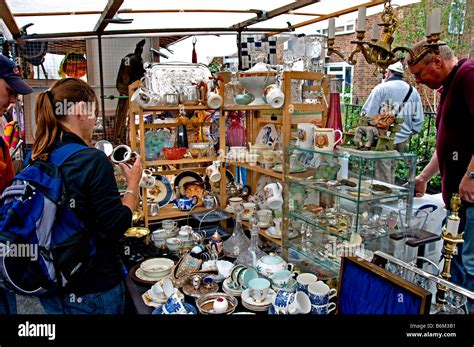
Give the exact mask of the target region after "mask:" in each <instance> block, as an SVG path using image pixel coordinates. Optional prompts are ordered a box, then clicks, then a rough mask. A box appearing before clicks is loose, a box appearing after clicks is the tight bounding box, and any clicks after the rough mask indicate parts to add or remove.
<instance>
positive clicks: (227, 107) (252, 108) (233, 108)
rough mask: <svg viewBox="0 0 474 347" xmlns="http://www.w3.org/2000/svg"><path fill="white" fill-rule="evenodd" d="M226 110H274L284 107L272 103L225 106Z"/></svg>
mask: <svg viewBox="0 0 474 347" xmlns="http://www.w3.org/2000/svg"><path fill="white" fill-rule="evenodd" d="M223 110H224V112H225V111H267V110H270V111H273V110H282V108H281V107H280V108H274V107H272V106H270V105H257V106H249V105H246V106H224V108H223Z"/></svg>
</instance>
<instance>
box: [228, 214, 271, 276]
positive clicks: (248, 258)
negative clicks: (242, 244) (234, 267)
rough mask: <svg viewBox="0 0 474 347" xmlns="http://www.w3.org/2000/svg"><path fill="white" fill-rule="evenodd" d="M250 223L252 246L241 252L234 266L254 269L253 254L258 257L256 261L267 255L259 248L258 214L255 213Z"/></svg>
mask: <svg viewBox="0 0 474 347" xmlns="http://www.w3.org/2000/svg"><path fill="white" fill-rule="evenodd" d="M249 222H250V224H252V228H251V229H250V246H249V248H248V249H245V250H243V251H242V252H240V254H239V256H238V258H237V260H236V261H235V262H234V264H242V265H245V266H247V267H254V264H253V253H252V252H255V255H256V256H257V257H256V260H258V259H260V258H261V257H263V256H264V255H266V253H265V252H264V251H262V250H261V249H260V248H259V247H258V241H259V238H258V230H259V228H258V217H257V214H256V213H254V214H253V215H252V216H251V217H250V218H249Z"/></svg>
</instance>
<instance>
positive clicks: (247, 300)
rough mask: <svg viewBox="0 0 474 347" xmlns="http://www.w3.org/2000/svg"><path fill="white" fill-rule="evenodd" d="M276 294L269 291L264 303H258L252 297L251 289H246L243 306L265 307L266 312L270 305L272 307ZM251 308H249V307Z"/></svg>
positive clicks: (271, 290)
mask: <svg viewBox="0 0 474 347" xmlns="http://www.w3.org/2000/svg"><path fill="white" fill-rule="evenodd" d="M275 294H276V292H275V291H274V290H273V289H271V288H270V289H269V290H268V295H267V297H266V298H265V300H263V301H262V302H257V301H255V300H254V299H253V298H252V297H251V296H250V289H245V290H244V291H243V292H242V304H244V303H245V304H248V305H247V306H250V307H252V306H253V307H265V310H266V309H267V308H268V305H271V303H272V302H273V298H274V297H275ZM247 308H249V307H247Z"/></svg>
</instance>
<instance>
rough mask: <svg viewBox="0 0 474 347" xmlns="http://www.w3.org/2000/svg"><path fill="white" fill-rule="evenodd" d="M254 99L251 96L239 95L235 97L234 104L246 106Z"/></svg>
mask: <svg viewBox="0 0 474 347" xmlns="http://www.w3.org/2000/svg"><path fill="white" fill-rule="evenodd" d="M253 99H254V97H253V96H252V95H251V94H239V95H236V96H234V102H235V103H236V104H237V105H241V106H245V105H248V104H250V103H251V102H252V101H253Z"/></svg>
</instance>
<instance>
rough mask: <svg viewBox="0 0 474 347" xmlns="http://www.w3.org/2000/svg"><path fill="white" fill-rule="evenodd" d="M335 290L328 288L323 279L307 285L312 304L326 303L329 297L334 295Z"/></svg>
mask: <svg viewBox="0 0 474 347" xmlns="http://www.w3.org/2000/svg"><path fill="white" fill-rule="evenodd" d="M336 293H337V290H336V289H334V288H332V289H331V288H329V286H328V285H327V284H326V283H324V282H323V281H317V282H313V283H311V284H310V285H308V295H309V299H310V300H311V304H313V305H318V306H320V305H326V304H327V303H328V301H329V299H331V298H333V297H335V296H336Z"/></svg>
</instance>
